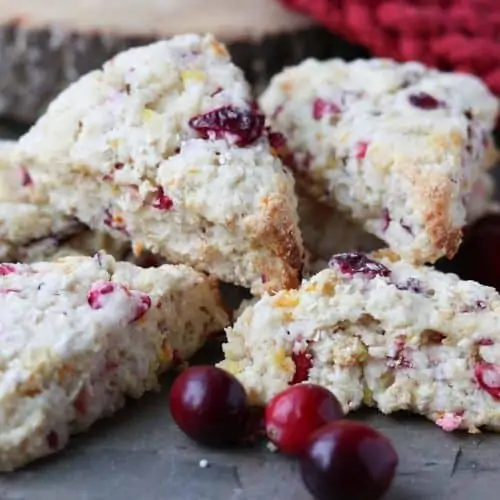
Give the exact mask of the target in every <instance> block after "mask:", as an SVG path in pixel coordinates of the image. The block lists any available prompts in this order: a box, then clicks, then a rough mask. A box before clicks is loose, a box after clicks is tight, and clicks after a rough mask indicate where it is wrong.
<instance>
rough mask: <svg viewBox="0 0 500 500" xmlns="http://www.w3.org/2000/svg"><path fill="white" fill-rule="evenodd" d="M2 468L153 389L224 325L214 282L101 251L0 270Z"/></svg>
mask: <svg viewBox="0 0 500 500" xmlns="http://www.w3.org/2000/svg"><path fill="white" fill-rule="evenodd" d="M0 275H1V276H0V289H1V292H2V293H1V294H0V309H1V310H2V314H1V315H0V328H1V330H2V332H3V333H2V335H1V337H0V374H1V376H0V470H4V471H6V470H11V469H14V468H17V467H20V466H22V465H24V464H26V463H28V462H29V461H31V460H34V459H36V458H38V457H41V456H44V455H47V454H50V453H54V452H55V451H57V450H59V449H61V448H62V447H63V446H64V445H65V444H66V442H67V441H68V438H69V435H70V434H73V433H75V432H80V431H83V430H85V429H86V428H88V427H89V426H90V425H91V424H92V423H93V422H94V421H96V420H97V419H99V418H101V417H104V416H107V415H110V414H111V413H113V412H114V411H116V410H117V409H118V408H120V407H121V406H122V405H123V404H124V400H125V397H140V396H141V395H142V394H143V393H144V392H146V391H149V390H152V389H155V388H156V387H157V385H158V375H159V374H160V373H161V372H163V371H164V370H165V369H167V368H168V367H169V366H171V365H172V363H174V362H176V361H179V360H183V359H186V358H187V357H189V356H191V355H192V354H193V353H194V352H195V351H196V350H197V349H198V348H199V347H200V346H201V345H202V344H203V342H204V340H205V339H206V337H207V335H208V334H210V333H213V332H216V331H219V330H220V329H222V328H223V327H225V326H227V324H228V317H227V314H226V312H225V311H224V309H223V307H222V305H221V301H220V298H219V294H218V288H217V286H216V283H215V282H214V281H213V280H212V279H210V278H207V277H206V276H204V275H203V274H201V273H198V272H196V271H194V270H193V269H191V268H189V267H187V266H182V265H179V266H171V265H165V266H161V267H159V268H155V269H141V268H138V267H136V266H134V265H132V264H129V263H125V262H121V263H120V262H116V261H115V260H114V259H113V258H112V257H111V256H109V255H105V254H102V253H98V254H96V256H95V257H93V258H92V257H66V258H65V259H61V260H59V261H57V262H52V263H36V264H17V265H13V264H10V265H9V264H3V265H2V266H1V272H0Z"/></svg>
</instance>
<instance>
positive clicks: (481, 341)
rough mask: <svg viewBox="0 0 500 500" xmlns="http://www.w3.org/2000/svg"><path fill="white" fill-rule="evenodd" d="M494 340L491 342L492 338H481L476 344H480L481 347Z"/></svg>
mask: <svg viewBox="0 0 500 500" xmlns="http://www.w3.org/2000/svg"><path fill="white" fill-rule="evenodd" d="M494 343H495V342H493V339H488V338H486V339H481V340H480V341H479V342H478V343H477V344H478V345H480V346H481V347H487V346H491V345H494Z"/></svg>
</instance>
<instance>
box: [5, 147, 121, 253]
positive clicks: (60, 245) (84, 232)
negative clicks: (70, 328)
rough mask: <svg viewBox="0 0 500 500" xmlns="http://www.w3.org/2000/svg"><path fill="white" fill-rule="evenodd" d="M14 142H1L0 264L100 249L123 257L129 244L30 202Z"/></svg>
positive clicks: (28, 181)
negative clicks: (15, 152)
mask: <svg viewBox="0 0 500 500" xmlns="http://www.w3.org/2000/svg"><path fill="white" fill-rule="evenodd" d="M15 145H16V143H15V142H14V141H1V140H0V262H36V261H43V260H52V259H55V258H60V257H62V256H65V255H85V254H87V255H88V254H93V253H95V252H97V251H99V250H105V251H106V252H107V253H110V254H111V255H113V256H115V257H117V258H123V257H125V255H126V254H127V253H128V250H129V248H130V246H129V244H128V243H127V241H126V240H125V239H124V238H123V237H122V238H121V240H119V239H116V238H113V237H111V236H109V235H107V234H103V233H99V232H94V231H91V230H89V229H88V228H87V227H85V226H84V225H83V224H81V223H80V222H78V221H77V220H76V219H74V218H73V217H66V216H63V215H61V214H60V213H59V212H57V211H55V210H54V208H52V207H51V206H50V205H47V204H46V203H42V202H40V203H32V202H30V201H29V194H30V192H29V187H30V184H31V182H32V180H31V178H30V176H29V175H28V174H27V172H26V170H25V169H24V168H23V167H22V166H18V165H17V164H15V162H14V160H13V156H14V155H13V152H14V149H15Z"/></svg>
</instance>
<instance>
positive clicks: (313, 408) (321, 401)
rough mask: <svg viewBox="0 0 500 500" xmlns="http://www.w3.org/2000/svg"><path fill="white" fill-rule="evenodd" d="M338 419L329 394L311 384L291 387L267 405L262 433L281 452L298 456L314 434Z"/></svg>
mask: <svg viewBox="0 0 500 500" xmlns="http://www.w3.org/2000/svg"><path fill="white" fill-rule="evenodd" d="M342 417H343V412H342V407H341V406H340V403H339V402H338V400H337V398H336V397H335V396H334V395H333V394H332V393H331V392H330V391H329V390H327V389H325V388H324V387H321V386H318V385H313V384H300V385H295V386H292V387H289V388H288V389H286V390H285V391H283V392H282V393H280V394H278V395H277V396H275V397H274V398H273V399H272V400H271V401H270V402H269V404H268V405H267V408H266V433H267V436H268V438H269V439H270V441H272V442H273V443H274V444H275V445H276V446H277V447H278V448H279V449H280V450H281V451H282V452H284V453H288V454H290V455H298V454H299V453H301V452H302V451H303V450H304V449H305V447H306V445H307V442H308V439H309V438H310V437H311V434H312V433H313V432H314V431H316V430H318V429H319V428H320V427H322V426H323V425H325V424H327V423H328V422H331V421H332V420H337V419H340V418H342Z"/></svg>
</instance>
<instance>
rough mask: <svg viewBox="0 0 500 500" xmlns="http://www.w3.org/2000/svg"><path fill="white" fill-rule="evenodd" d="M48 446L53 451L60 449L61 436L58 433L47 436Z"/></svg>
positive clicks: (50, 433) (51, 432)
mask: <svg viewBox="0 0 500 500" xmlns="http://www.w3.org/2000/svg"><path fill="white" fill-rule="evenodd" d="M47 446H48V447H49V448H50V449H51V450H53V451H55V450H57V449H59V436H58V435H57V432H56V431H50V432H49V433H48V434H47Z"/></svg>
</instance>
